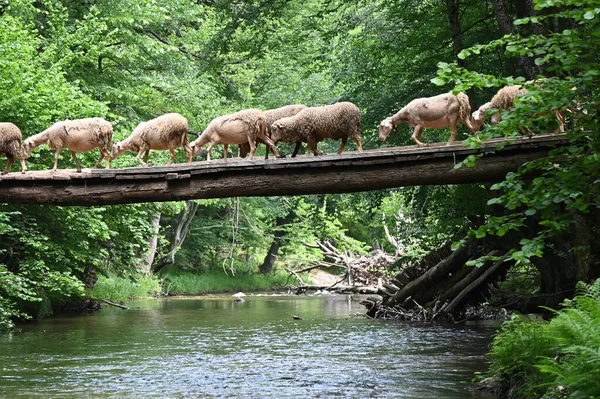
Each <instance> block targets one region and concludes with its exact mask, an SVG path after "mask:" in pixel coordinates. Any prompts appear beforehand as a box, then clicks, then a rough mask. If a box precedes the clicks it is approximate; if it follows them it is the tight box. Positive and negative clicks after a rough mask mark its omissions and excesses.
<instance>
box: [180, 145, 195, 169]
mask: <svg viewBox="0 0 600 399" xmlns="http://www.w3.org/2000/svg"><path fill="white" fill-rule="evenodd" d="M183 150H184V151H185V157H186V158H187V161H188V165H191V164H192V158H194V151H193V150H192V147H190V146H189V144H184V145H183Z"/></svg>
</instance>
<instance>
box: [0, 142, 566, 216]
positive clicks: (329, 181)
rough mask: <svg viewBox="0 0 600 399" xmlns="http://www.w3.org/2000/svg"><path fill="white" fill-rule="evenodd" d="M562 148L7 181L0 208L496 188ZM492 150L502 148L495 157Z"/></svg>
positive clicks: (220, 164)
mask: <svg viewBox="0 0 600 399" xmlns="http://www.w3.org/2000/svg"><path fill="white" fill-rule="evenodd" d="M564 142H566V139H565V138H564V137H563V136H535V137H532V138H523V139H518V140H515V141H514V142H511V143H508V144H506V142H505V141H503V140H495V141H491V142H488V143H485V144H484V145H482V146H481V148H479V149H471V148H469V147H464V146H462V145H460V144H458V145H452V146H446V145H443V144H440V145H436V146H431V147H426V148H416V147H415V146H410V147H393V148H380V149H375V150H368V151H364V152H362V153H358V152H351V153H344V154H341V155H337V154H332V155H323V156H318V157H315V156H299V157H296V158H280V159H274V158H273V159H268V160H264V159H254V160H253V161H249V160H247V159H239V158H235V161H233V160H229V159H228V162H227V163H225V162H224V161H222V160H214V161H210V162H207V161H202V162H193V163H192V164H191V165H187V164H179V165H170V166H164V165H158V166H151V167H131V168H122V169H84V170H83V171H82V172H81V173H76V172H75V171H74V170H65V169H62V170H58V171H56V172H55V173H50V172H49V171H34V172H30V173H29V172H28V173H27V174H25V175H23V174H21V173H18V172H16V173H11V174H8V175H5V176H1V177H0V202H4V203H24V204H52V205H105V204H123V203H132V202H153V201H176V200H187V199H200V198H223V197H234V196H271V195H273V196H277V195H302V194H322V193H342V192H355V191H367V190H377V189H384V188H393V187H402V186H415V185H438V184H462V183H476V182H480V183H481V182H495V181H499V180H501V179H503V178H504V176H505V175H506V173H507V172H509V171H514V170H516V169H517V168H518V167H519V166H520V165H522V164H523V163H524V162H527V161H531V160H533V159H536V158H539V157H541V156H544V155H546V154H547V153H548V151H549V150H550V149H551V148H552V147H554V146H556V145H560V144H563V143H564ZM498 144H506V145H505V148H504V149H503V150H502V151H495V148H496V146H497V145H498ZM487 152H490V154H487V155H486V156H485V157H484V158H483V159H482V160H480V161H479V162H477V164H476V166H475V167H473V168H461V169H459V170H455V169H454V166H455V165H456V163H458V162H460V161H462V160H463V159H464V158H465V157H466V156H468V155H470V154H480V153H487Z"/></svg>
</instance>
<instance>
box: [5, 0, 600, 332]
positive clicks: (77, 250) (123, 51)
mask: <svg viewBox="0 0 600 399" xmlns="http://www.w3.org/2000/svg"><path fill="white" fill-rule="evenodd" d="M534 3H535V7H536V8H535V9H534V8H533V5H534ZM598 7H600V3H599V2H598V1H597V0H587V1H574V0H538V1H535V2H533V1H531V0H528V1H520V0H515V1H492V2H480V1H475V0H463V1H459V0H446V1H444V2H440V1H430V0H427V1H423V0H392V1H389V0H386V1H383V0H375V1H362V0H350V1H348V0H333V1H327V2H322V1H316V0H302V1H300V0H286V1H282V0H276V1H264V0H252V1H237V0H205V1H202V0H198V1H182V0H135V1H133V0H118V1H117V0H90V1H82V2H71V1H66V0H38V1H33V0H13V1H7V0H0V92H1V93H2V94H3V95H2V96H1V97H0V121H3V122H12V123H15V124H16V125H17V126H19V128H20V129H21V131H22V133H23V136H24V137H28V136H31V135H33V134H35V133H38V132H40V131H42V130H44V129H46V128H47V127H49V126H50V125H51V124H52V123H54V122H56V121H59V120H64V119H75V118H83V117H91V116H101V117H104V118H106V119H108V120H109V121H111V123H112V124H113V126H114V130H115V134H114V139H115V140H120V139H123V138H125V137H127V136H128V135H129V134H130V133H131V131H132V130H133V128H134V127H135V126H136V125H137V124H138V123H139V122H141V121H144V120H148V119H151V118H154V117H156V116H158V115H161V114H163V113H167V112H179V113H181V114H182V115H184V116H185V117H186V118H188V120H189V123H190V129H191V130H193V131H202V130H203V129H204V128H205V127H206V125H207V124H208V123H209V122H210V121H211V120H212V119H213V118H215V117H217V116H219V115H223V114H226V113H230V112H233V111H237V110H241V109H245V108H249V107H257V108H260V109H265V110H266V109H271V108H276V107H279V106H283V105H287V104H293V103H303V104H306V105H308V106H318V105H325V104H330V103H333V102H336V101H342V100H343V101H352V102H354V103H355V104H357V105H358V106H359V107H360V108H361V111H362V133H361V134H362V137H363V143H364V147H365V148H377V147H379V146H394V145H407V144H410V143H411V142H410V132H411V131H412V127H410V126H409V125H408V124H401V125H400V126H398V129H397V133H394V134H392V135H391V136H390V137H389V138H388V140H387V141H386V142H383V143H382V142H379V141H378V140H377V126H378V123H379V121H381V120H382V119H383V118H385V117H387V116H389V115H391V114H393V113H395V112H396V111H397V110H399V109H400V108H401V107H402V106H403V105H405V104H406V103H408V102H409V101H410V100H412V99H414V98H417V97H423V96H432V95H436V94H440V93H444V92H447V91H450V90H453V89H457V90H463V91H466V92H467V93H468V94H469V96H470V99H471V106H472V108H473V109H476V107H478V106H479V105H481V104H483V103H484V102H486V101H488V100H489V99H490V98H491V96H492V95H493V94H494V93H495V91H496V90H497V89H498V87H499V86H501V85H504V84H510V83H513V82H518V83H523V82H525V81H527V80H531V79H533V78H535V77H536V76H537V75H542V76H545V77H547V78H548V79H547V80H546V83H545V84H543V85H541V86H538V87H537V88H535V89H532V90H531V91H530V94H529V96H528V97H527V99H526V100H523V101H521V102H520V103H519V104H517V107H516V110H515V112H514V113H511V114H510V115H508V116H507V117H505V118H504V119H503V121H502V123H500V124H499V125H497V126H496V127H491V126H488V125H487V124H486V127H485V130H484V132H483V135H482V137H483V138H484V139H485V138H486V137H490V136H501V135H503V134H508V135H516V134H519V128H518V127H519V126H524V125H526V124H531V129H532V130H534V131H535V130H538V131H539V130H540V129H548V127H547V126H551V124H552V123H553V122H552V118H551V115H550V117H548V115H547V114H548V111H551V110H555V109H565V110H568V111H567V112H568V115H567V120H568V123H567V130H568V134H569V137H570V138H571V141H572V145H571V146H570V147H568V148H567V149H566V150H565V151H561V152H560V154H557V155H559V157H558V158H556V159H554V160H548V159H546V160H542V161H540V162H538V163H536V164H535V165H529V166H527V167H525V168H524V172H526V171H527V170H529V169H531V168H538V169H541V170H542V171H543V172H544V174H543V175H542V176H540V177H538V178H536V179H535V180H533V181H532V182H531V181H524V180H523V179H522V178H521V174H519V173H517V174H511V175H510V176H508V177H507V180H506V182H504V183H501V184H498V185H496V186H495V187H492V189H494V190H499V193H500V196H498V197H497V198H492V199H491V200H490V196H491V197H495V196H496V195H498V194H497V193H496V192H495V191H491V192H490V191H489V190H488V187H484V186H440V187H425V186H424V187H417V188H411V189H402V190H386V191H378V192H367V193H358V194H347V195H335V196H333V195H332V196H307V197H291V198H285V197H277V198H233V199H225V200H206V201H197V202H188V203H165V204H140V205H130V206H111V207H98V208H60V207H45V206H15V205H6V204H0V327H7V326H9V325H10V324H11V319H12V318H13V317H14V316H23V317H25V316H26V315H32V316H42V315H44V314H48V313H49V312H50V311H51V309H50V307H51V306H57V305H59V304H61V303H65V302H69V301H71V300H72V298H73V297H77V296H81V295H83V288H84V286H86V285H87V286H90V285H92V284H93V279H94V276H95V274H96V273H101V274H106V273H117V274H122V275H135V273H137V272H138V270H139V268H140V267H142V266H144V261H143V260H142V259H144V258H145V256H146V255H148V253H149V252H152V245H150V244H149V243H151V242H152V241H153V240H152V239H153V237H158V242H157V245H158V249H157V251H156V256H154V258H153V262H152V264H153V266H152V268H153V269H154V270H158V269H162V268H163V267H164V266H165V265H168V264H170V263H171V262H174V263H175V265H177V266H179V267H180V268H185V269H189V270H197V271H203V270H207V269H211V268H221V267H225V266H224V265H227V266H226V268H227V269H230V270H231V271H240V272H248V271H250V272H252V271H257V270H258V267H259V265H260V264H261V263H262V262H263V259H264V257H265V255H266V253H267V250H268V249H269V247H270V246H271V243H272V242H273V240H274V239H277V240H280V241H281V250H280V253H279V258H278V263H280V264H281V265H283V264H286V265H290V264H292V265H294V264H296V265H301V264H306V263H308V262H310V261H311V260H313V259H319V258H321V257H322V254H321V253H320V252H319V251H318V250H317V249H315V248H313V247H312V246H310V245H308V246H307V245H305V244H306V243H314V242H316V241H317V240H319V241H321V242H326V241H329V242H331V243H334V244H335V246H336V247H337V248H339V249H340V250H342V251H343V250H346V251H349V252H352V253H354V254H360V253H366V252H367V251H369V250H370V249H372V248H373V247H375V246H377V247H382V248H383V249H385V250H386V251H388V252H394V251H399V252H400V253H402V254H404V255H405V256H406V257H409V258H415V257H419V256H421V255H422V254H424V253H426V252H427V251H428V250H430V249H432V248H435V247H436V246H437V245H439V244H440V243H441V242H443V241H445V240H446V239H448V238H449V237H452V236H454V235H455V234H456V233H457V232H458V231H460V230H461V229H464V228H466V227H472V226H473V224H472V223H473V222H474V221H475V220H479V221H481V220H484V221H487V223H486V224H483V225H482V226H479V225H478V226H476V228H477V230H474V231H473V232H472V233H471V234H474V235H479V236H481V237H484V236H486V235H493V234H498V235H500V236H501V235H503V234H505V233H506V232H507V231H509V230H511V229H516V230H519V229H525V228H530V226H531V225H532V223H533V224H535V225H536V226H537V227H536V229H535V230H536V232H535V234H533V235H531V234H528V235H527V238H525V235H524V236H523V237H524V238H523V241H522V247H518V246H517V247H515V248H514V252H513V254H514V258H515V259H516V260H518V261H519V262H520V263H521V264H523V265H528V264H530V263H529V259H530V258H531V257H536V256H541V255H542V254H543V253H544V251H547V250H548V246H547V244H548V243H549V242H550V241H549V240H550V238H551V237H553V236H555V235H557V234H562V233H564V232H565V231H569V229H571V228H572V220H573V218H574V217H575V216H573V215H574V214H576V215H577V216H576V217H583V218H588V220H597V215H598V211H597V204H598V201H597V199H598V191H599V187H600V184H599V181H598V180H597V178H598V176H599V175H600V173H598V172H599V170H598V169H599V165H600V159H598V155H597V154H598V152H597V147H598V138H597V136H598V135H597V128H598V126H597V123H598V122H597V121H598V118H597V108H598V107H597V104H598V73H599V70H600V69H599V67H598V59H597V58H598V54H600V52H599V51H598V50H599V49H598V43H600V41H599V40H598V39H599V37H598V36H599V35H600V29H599V20H600V16H598V12H599V11H598V10H599V8H598ZM532 115H542V117H541V119H542V120H540V121H538V120H537V119H538V118H533V117H532ZM544 115H545V116H544ZM546 125H547V126H546ZM460 129H461V130H460V132H461V137H459V139H467V138H468V137H469V135H468V132H467V129H466V128H465V127H464V126H462V125H461V127H460ZM448 135H449V132H448V131H443V130H428V131H426V132H425V135H424V139H425V140H426V141H429V142H433V141H446V140H447V137H448ZM321 145H322V150H324V151H325V152H327V151H330V152H331V151H335V150H336V149H337V146H338V143H335V142H325V143H321ZM468 145H477V142H476V141H474V140H469V141H468ZM352 146H353V144H352V143H349V147H350V149H353V148H354V147H352ZM282 148H284V152H288V153H289V150H290V149H289V148H287V149H285V146H282ZM216 151H217V152H218V151H222V148H217V149H216ZM260 151H264V149H261V150H260ZM52 154H53V152H52V151H51V150H49V149H48V148H47V147H46V146H42V147H41V148H40V149H38V150H35V151H34V152H33V154H32V155H31V157H30V158H29V159H28V160H27V164H28V167H29V168H30V169H32V170H35V169H49V168H50V167H51V165H52V162H53V156H52ZM63 156H64V158H63V159H62V160H61V163H60V166H59V167H63V168H66V167H70V168H72V167H74V163H73V162H72V161H71V160H70V157H69V156H67V153H66V152H65V153H64V154H63ZM167 156H168V153H161V152H153V153H152V154H151V157H150V163H151V164H161V163H165V162H166V160H167ZM97 157H98V155H97V153H96V152H91V153H86V154H81V155H80V156H79V158H80V159H81V160H82V164H84V165H87V166H91V165H92V164H93V162H95V160H96V159H97ZM559 159H560V160H561V161H558V160H559ZM184 160H185V158H184V154H182V153H179V154H178V156H177V158H176V161H177V162H183V161H184ZM474 161H475V160H474V159H472V160H469V162H474ZM136 164H137V161H136V160H135V158H134V157H133V156H132V155H131V154H129V155H124V156H122V157H120V158H118V159H116V160H115V161H113V162H112V167H123V166H132V165H136ZM465 167H466V166H465ZM15 170H16V169H15V167H13V171H15ZM488 200H489V202H488ZM494 205H496V206H498V205H500V206H502V207H503V211H501V212H500V211H497V210H496V211H493V212H492V210H493V209H492V208H490V207H491V206H494ZM492 213H493V214H494V216H493V217H491V216H490V215H491V214H492ZM534 218H538V219H534ZM594 218H596V219H594ZM153 222H154V224H153ZM386 229H387V231H388V232H389V236H390V237H392V238H393V240H389V239H388V236H387V235H386ZM590 229H591V230H590V231H589V232H588V233H589V235H592V236H593V235H595V236H596V237H597V224H596V225H595V227H594V226H593V225H592V226H591V227H590ZM182 233H183V234H182ZM394 241H395V242H396V243H397V248H393V247H392V242H394ZM590 242H592V240H589V239H588V240H582V241H581V242H580V246H581V247H577V250H578V251H581V254H583V255H585V256H587V259H588V260H587V262H588V263H587V266H586V267H588V268H589V269H593V268H594V267H596V268H597V261H598V258H597V248H596V247H591V246H590V245H591V244H590ZM583 255H582V257H579V258H578V259H583V258H585V256H583ZM146 258H147V256H146ZM276 267H277V265H276ZM581 267H583V266H581ZM592 274H593V273H592ZM592 274H587V275H589V276H591V275H592Z"/></svg>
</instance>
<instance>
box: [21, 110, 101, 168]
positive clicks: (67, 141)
mask: <svg viewBox="0 0 600 399" xmlns="http://www.w3.org/2000/svg"><path fill="white" fill-rule="evenodd" d="M112 134H113V128H112V125H111V124H110V122H108V121H106V120H104V119H102V118H85V119H75V120H65V121H61V122H56V123H55V124H54V125H52V126H50V127H49V128H48V129H46V130H44V131H43V132H41V133H38V134H35V135H33V136H31V137H29V138H28V139H26V140H25V142H24V143H23V150H24V152H25V157H28V156H29V154H30V153H31V151H32V150H33V149H34V148H36V147H39V146H40V145H42V144H48V146H49V147H50V148H51V149H55V150H56V153H55V154H54V167H53V168H52V172H55V171H56V168H57V167H58V158H59V156H60V152H61V150H62V149H63V148H66V149H68V150H69V151H70V152H71V157H72V158H73V160H74V161H75V163H76V164H77V172H81V164H80V163H79V160H78V159H77V156H76V155H75V153H77V152H88V151H92V150H93V149H96V148H98V149H99V150H100V158H98V162H96V164H95V165H94V168H97V167H98V165H100V162H102V159H105V160H106V169H109V168H110V152H109V148H110V142H111V140H112Z"/></svg>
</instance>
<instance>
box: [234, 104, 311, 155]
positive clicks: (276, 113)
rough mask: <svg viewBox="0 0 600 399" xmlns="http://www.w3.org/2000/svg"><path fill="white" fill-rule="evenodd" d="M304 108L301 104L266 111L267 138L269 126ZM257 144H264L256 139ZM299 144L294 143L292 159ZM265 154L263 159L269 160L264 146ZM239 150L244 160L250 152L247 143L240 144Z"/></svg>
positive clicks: (269, 130) (269, 135) (267, 150)
mask: <svg viewBox="0 0 600 399" xmlns="http://www.w3.org/2000/svg"><path fill="white" fill-rule="evenodd" d="M304 108H306V105H303V104H292V105H286V106H284V107H280V108H276V109H270V110H268V111H265V116H266V118H267V136H268V137H271V125H272V124H273V123H274V122H275V121H277V120H279V119H281V118H287V117H288V116H294V115H296V114H297V113H298V112H300V111H302V110H303V109H304ZM256 142H257V143H263V144H265V142H264V141H263V140H261V139H257V140H256ZM300 145H301V144H300V143H296V148H294V152H293V154H292V157H295V156H296V154H298V150H299V149H300ZM266 147H267V149H266V152H265V159H269V146H266ZM238 148H239V150H240V157H241V158H245V157H246V155H247V154H248V153H249V152H250V145H249V144H248V143H244V144H240V145H239V146H238Z"/></svg>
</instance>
